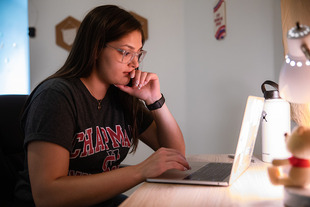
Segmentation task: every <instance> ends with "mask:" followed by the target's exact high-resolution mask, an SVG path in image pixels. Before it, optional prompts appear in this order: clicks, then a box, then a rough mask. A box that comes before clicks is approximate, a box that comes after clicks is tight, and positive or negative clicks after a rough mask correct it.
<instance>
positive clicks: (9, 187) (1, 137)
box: [0, 95, 28, 200]
mask: <svg viewBox="0 0 310 207" xmlns="http://www.w3.org/2000/svg"><path fill="white" fill-rule="evenodd" d="M27 98H28V95H0V179H1V181H0V186H1V187H0V189H1V192H2V193H1V194H0V200H12V199H13V196H14V188H15V184H16V180H17V178H18V172H19V171H21V170H23V166H24V158H25V153H24V149H23V142H24V137H23V136H22V132H21V128H20V118H21V112H22V109H23V106H24V104H25V102H26V99H27Z"/></svg>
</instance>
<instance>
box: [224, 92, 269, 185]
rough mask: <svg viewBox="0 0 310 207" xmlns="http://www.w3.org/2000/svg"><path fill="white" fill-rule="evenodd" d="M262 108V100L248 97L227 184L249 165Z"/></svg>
mask: <svg viewBox="0 0 310 207" xmlns="http://www.w3.org/2000/svg"><path fill="white" fill-rule="evenodd" d="M263 107H264V98H261V97H255V96H249V97H248V100H247V104H246V108H245V111H244V115H243V120H242V125H241V129H240V134H239V140H238V145H237V149H236V153H235V159H234V163H233V168H232V174H231V176H230V181H229V182H232V181H234V180H235V179H237V178H238V177H239V176H240V175H241V174H242V173H243V172H244V171H245V170H246V169H247V168H248V167H249V165H250V163H251V158H252V155H253V151H254V144H255V140H256V136H257V132H258V128H259V124H260V119H261V115H262V111H263Z"/></svg>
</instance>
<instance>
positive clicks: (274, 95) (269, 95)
mask: <svg viewBox="0 0 310 207" xmlns="http://www.w3.org/2000/svg"><path fill="white" fill-rule="evenodd" d="M265 85H270V86H272V87H273V88H274V89H275V90H268V91H267V90H266V87H265ZM278 88H279V86H278V84H277V83H275V82H273V81H271V80H266V81H265V82H264V83H263V84H262V86H261V89H262V92H263V94H264V98H265V99H280V98H281V97H280V93H279V89H278Z"/></svg>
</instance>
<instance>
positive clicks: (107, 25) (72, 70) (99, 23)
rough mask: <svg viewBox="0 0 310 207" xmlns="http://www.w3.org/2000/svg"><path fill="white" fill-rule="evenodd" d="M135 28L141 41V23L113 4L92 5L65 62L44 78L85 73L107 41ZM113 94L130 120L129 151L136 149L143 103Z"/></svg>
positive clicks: (125, 94) (75, 75) (86, 74)
mask: <svg viewBox="0 0 310 207" xmlns="http://www.w3.org/2000/svg"><path fill="white" fill-rule="evenodd" d="M136 30H138V31H140V32H141V35H142V40H141V41H142V44H144V36H143V30H142V25H141V23H140V22H139V21H138V20H137V19H135V18H134V17H133V16H132V15H131V14H130V13H129V12H127V11H125V10H123V9H121V8H119V7H117V6H115V5H104V6H99V7H96V8H94V9H93V10H91V11H90V12H89V13H88V14H87V15H86V16H85V18H84V20H83V21H82V23H81V25H80V27H79V29H78V32H77V34H76V37H75V40H74V43H73V46H72V49H71V51H70V53H69V56H68V58H67V60H66V62H65V63H64V65H63V66H62V67H61V68H60V69H59V70H58V71H57V72H56V73H54V74H53V75H51V76H49V77H48V78H47V79H45V80H44V81H46V80H49V79H52V78H64V79H71V78H82V77H88V76H89V75H90V74H91V72H92V69H93V66H94V65H95V64H96V57H97V56H98V54H100V52H101V50H102V49H103V48H104V47H105V46H106V44H107V43H109V42H111V41H115V40H118V39H120V38H122V37H123V36H125V35H126V34H128V33H130V32H133V31H136ZM44 81H42V82H44ZM115 95H116V97H117V98H118V99H119V100H120V101H121V103H122V104H123V108H124V110H125V112H126V113H127V115H128V117H129V118H130V120H131V122H132V136H133V141H132V150H131V152H135V151H136V148H137V145H138V133H139V132H138V125H140V123H137V120H138V119H137V114H138V111H139V110H143V107H144V106H143V104H142V102H141V101H140V100H138V99H137V98H135V97H132V96H130V95H128V94H127V93H124V92H122V91H120V90H118V91H117V92H116V94H115Z"/></svg>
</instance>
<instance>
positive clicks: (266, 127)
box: [261, 80, 291, 162]
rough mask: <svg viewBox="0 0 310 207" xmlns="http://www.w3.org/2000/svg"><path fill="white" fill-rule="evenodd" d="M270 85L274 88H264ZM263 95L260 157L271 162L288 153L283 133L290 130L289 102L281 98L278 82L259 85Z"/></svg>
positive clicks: (285, 156) (286, 156)
mask: <svg viewBox="0 0 310 207" xmlns="http://www.w3.org/2000/svg"><path fill="white" fill-rule="evenodd" d="M265 85H270V86H272V87H273V88H275V89H276V90H269V91H267V90H266V87H265ZM261 89H262V92H263V93H264V97H265V104H264V110H263V113H262V159H263V161H264V162H272V160H273V159H281V158H288V157H289V156H290V153H289V152H288V151H287V149H286V143H285V136H284V135H285V133H290V132H291V113H290V104H289V103H288V102H287V101H285V100H284V99H281V97H280V95H279V91H278V84H277V83H275V82H273V81H269V80H267V81H265V82H264V83H263V84H262V86H261Z"/></svg>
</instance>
